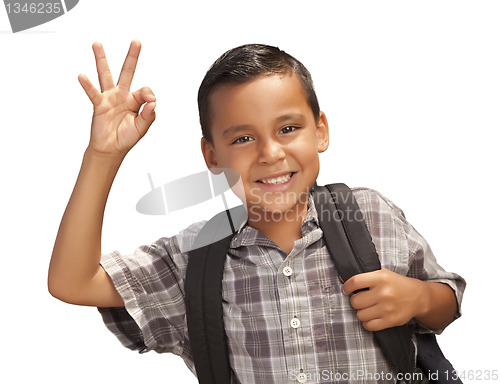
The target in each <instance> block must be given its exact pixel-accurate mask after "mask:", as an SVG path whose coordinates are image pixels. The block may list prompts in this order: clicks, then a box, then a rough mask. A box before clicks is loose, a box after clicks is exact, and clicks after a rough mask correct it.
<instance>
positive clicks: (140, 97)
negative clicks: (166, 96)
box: [132, 87, 156, 105]
mask: <svg viewBox="0 0 500 384" xmlns="http://www.w3.org/2000/svg"><path fill="white" fill-rule="evenodd" d="M132 96H133V97H134V100H135V101H136V102H137V104H139V105H142V104H144V103H149V102H153V101H156V96H155V94H154V93H153V91H152V90H151V88H149V87H143V88H141V89H139V90H138V91H135V92H134V93H132Z"/></svg>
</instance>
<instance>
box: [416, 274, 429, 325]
mask: <svg viewBox="0 0 500 384" xmlns="http://www.w3.org/2000/svg"><path fill="white" fill-rule="evenodd" d="M415 280H416V290H415V292H417V299H416V300H415V315H414V316H413V317H414V318H415V319H416V320H418V321H420V320H421V319H424V318H425V317H426V316H428V314H429V312H430V308H431V291H430V287H429V283H427V282H425V281H422V280H418V279H415Z"/></svg>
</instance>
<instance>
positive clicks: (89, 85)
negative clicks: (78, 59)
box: [78, 74, 102, 106]
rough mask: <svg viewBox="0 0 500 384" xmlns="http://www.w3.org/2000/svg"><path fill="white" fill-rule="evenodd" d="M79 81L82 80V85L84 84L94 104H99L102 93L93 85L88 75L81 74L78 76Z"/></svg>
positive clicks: (83, 86) (84, 88)
mask: <svg viewBox="0 0 500 384" xmlns="http://www.w3.org/2000/svg"><path fill="white" fill-rule="evenodd" d="M78 81H79V82H80V85H81V86H82V88H83V90H84V91H85V93H86V94H87V96H88V97H89V99H90V101H91V102H92V104H93V105H94V106H95V105H99V104H100V103H101V100H102V94H101V92H99V91H98V90H97V89H96V87H94V86H93V85H92V83H91V82H90V80H89V79H88V78H87V76H85V75H83V74H81V75H79V76H78Z"/></svg>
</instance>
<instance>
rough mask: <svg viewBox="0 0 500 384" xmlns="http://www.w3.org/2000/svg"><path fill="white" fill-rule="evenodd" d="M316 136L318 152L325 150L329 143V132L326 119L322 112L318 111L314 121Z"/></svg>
mask: <svg viewBox="0 0 500 384" xmlns="http://www.w3.org/2000/svg"><path fill="white" fill-rule="evenodd" d="M316 136H317V139H318V153H321V152H324V151H326V149H327V148H328V144H329V143H330V133H329V130H328V120H327V119H326V115H325V113H324V112H320V113H319V118H318V122H317V123H316Z"/></svg>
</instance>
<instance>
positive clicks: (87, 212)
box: [48, 149, 123, 294]
mask: <svg viewBox="0 0 500 384" xmlns="http://www.w3.org/2000/svg"><path fill="white" fill-rule="evenodd" d="M122 160H123V157H119V156H115V157H106V156H103V155H99V154H96V153H94V152H93V151H92V150H90V149H87V150H86V151H85V154H84V157H83V161H82V166H81V169H80V173H79V175H78V179H77V181H76V184H75V187H74V189H73V193H72V195H71V197H70V200H69V202H68V205H67V207H66V210H65V212H64V215H63V218H62V220H61V225H60V227H59V232H58V234H57V238H56V242H55V245H54V250H53V253H52V258H51V262H50V267H49V281H48V283H49V290H50V291H51V293H52V294H58V293H59V294H60V293H61V292H62V291H64V293H65V294H66V293H68V291H71V290H76V289H78V287H82V286H84V285H85V284H86V283H88V282H89V281H90V280H91V279H92V278H93V277H94V276H95V274H96V273H97V271H98V269H99V263H100V256H101V232H102V222H103V216H104V209H105V206H106V200H107V198H108V195H109V191H110V189H111V185H112V183H113V180H114V178H115V176H116V173H117V172H118V169H119V167H120V164H121V162H122Z"/></svg>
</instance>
